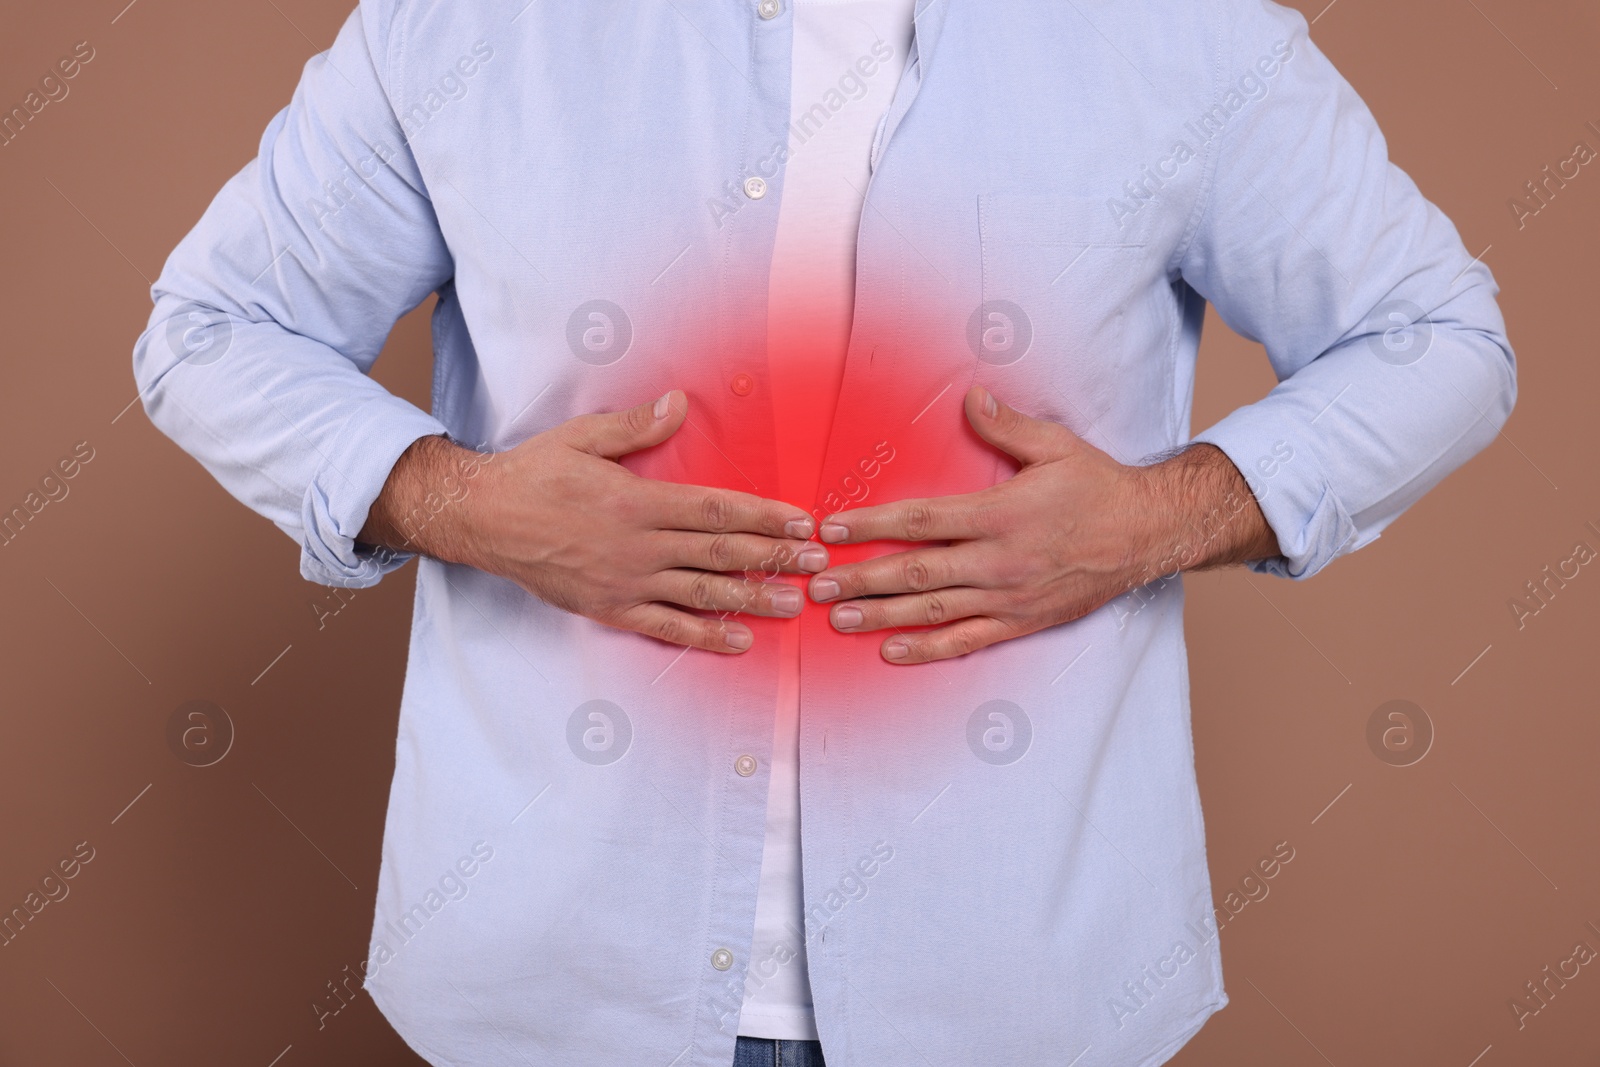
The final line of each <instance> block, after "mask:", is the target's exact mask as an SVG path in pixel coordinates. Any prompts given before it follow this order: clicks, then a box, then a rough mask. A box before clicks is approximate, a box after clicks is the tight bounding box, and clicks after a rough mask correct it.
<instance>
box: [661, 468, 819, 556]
mask: <svg viewBox="0 0 1600 1067" xmlns="http://www.w3.org/2000/svg"><path fill="white" fill-rule="evenodd" d="M645 486H646V487H647V488H642V489H641V492H642V493H643V506H644V507H646V508H647V509H648V511H647V512H646V514H648V515H649V516H650V517H651V519H652V520H653V522H654V523H655V526H656V528H657V529H660V530H693V531H697V532H700V533H756V534H763V535H765V536H767V537H789V538H795V539H798V540H802V541H803V540H805V539H806V538H808V537H810V536H811V530H812V520H811V516H810V515H807V514H806V513H805V512H804V511H802V510H801V509H800V508H797V507H795V506H794V505H793V504H785V503H783V502H782V501H781V500H768V499H766V498H765V497H759V496H755V495H753V494H751V493H739V492H735V491H734V490H732V489H713V488H710V487H708V486H703V485H678V484H676V483H674V482H657V481H651V480H649V479H645Z"/></svg>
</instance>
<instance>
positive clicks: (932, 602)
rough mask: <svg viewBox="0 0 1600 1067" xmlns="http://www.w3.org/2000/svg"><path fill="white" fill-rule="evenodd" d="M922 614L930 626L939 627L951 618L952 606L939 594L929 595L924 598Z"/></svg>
mask: <svg viewBox="0 0 1600 1067" xmlns="http://www.w3.org/2000/svg"><path fill="white" fill-rule="evenodd" d="M922 614H923V617H924V618H925V619H926V620H927V621H928V622H929V623H930V624H932V625H935V626H937V625H938V624H939V623H942V622H944V620H945V619H946V618H948V617H949V615H950V605H949V604H948V603H947V602H946V601H945V598H944V597H942V596H940V595H939V594H938V593H929V594H927V595H926V596H925V597H923V598H922Z"/></svg>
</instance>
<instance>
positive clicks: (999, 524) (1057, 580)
mask: <svg viewBox="0 0 1600 1067" xmlns="http://www.w3.org/2000/svg"><path fill="white" fill-rule="evenodd" d="M966 415H967V420H968V421H969V422H971V424H972V427H973V429H974V430H976V431H977V433H978V435H979V436H980V437H982V438H983V439H984V440H985V441H987V442H989V443H990V444H992V445H994V446H995V447H996V448H999V449H1001V450H1003V451H1004V452H1006V453H1007V454H1009V455H1011V456H1012V457H1014V458H1015V459H1017V460H1018V461H1019V462H1020V463H1021V464H1022V467H1021V469H1020V470H1019V471H1018V472H1017V473H1016V474H1015V475H1014V476H1013V477H1012V478H1010V479H1009V480H1007V481H1004V482H1001V483H999V484H998V485H994V486H991V487H990V488H988V489H984V490H981V491H979V492H976V493H968V494H965V495H961V496H949V497H935V498H931V499H920V500H901V501H896V502H895V503H891V504H881V505H878V506H875V507H868V508H859V509H855V510H851V511H841V512H837V513H835V514H833V515H829V516H828V517H827V518H825V519H823V523H822V527H821V529H820V531H819V533H820V535H821V539H822V540H823V541H825V542H828V543H831V544H859V543H861V542H864V541H876V540H884V539H889V540H897V541H938V542H949V544H947V545H933V546H928V547H921V548H914V549H909V550H907V551H904V552H897V553H894V554H892V555H887V556H882V557H879V558H877V559H872V560H867V561H864V562H860V563H850V564H844V565H841V566H838V567H834V568H831V569H829V570H824V571H822V572H821V573H819V574H817V575H816V576H815V577H813V578H812V579H811V583H810V590H811V597H812V599H813V600H815V601H817V602H819V603H828V604H833V605H834V606H833V607H832V609H831V611H830V613H829V618H830V621H831V622H832V623H833V625H834V627H835V628H836V629H838V630H840V631H842V632H844V633H860V632H862V631H870V630H884V629H892V630H895V631H896V633H895V634H893V635H892V636H890V637H889V638H887V639H886V640H885V641H884V643H883V645H882V648H881V650H880V651H881V654H882V655H883V657H884V659H886V660H889V661H890V662H892V663H906V664H909V663H926V662H928V661H930V660H939V659H948V658H950V657H953V656H961V655H965V654H966V653H968V652H972V651H974V650H976V649H980V648H983V647H985V646H987V645H992V644H995V643H996V642H999V641H1005V640H1008V639H1010V638H1013V637H1021V636H1022V635H1024V634H1029V633H1033V632H1034V631H1036V630H1042V629H1044V628H1045V627H1047V626H1055V625H1058V624H1060V623H1064V622H1070V621H1072V620H1073V619H1077V618H1080V617H1082V616H1084V615H1087V614H1088V613H1089V612H1091V611H1093V610H1095V609H1096V608H1098V607H1100V606H1101V605H1103V604H1105V603H1106V602H1108V601H1110V600H1111V599H1113V598H1114V597H1117V596H1120V595H1122V594H1123V593H1126V592H1128V591H1129V590H1130V589H1134V588H1137V587H1138V586H1141V585H1144V584H1146V583H1148V582H1150V581H1153V580H1154V579H1155V578H1157V577H1158V576H1161V575H1162V574H1165V573H1169V572H1170V573H1175V572H1177V571H1179V570H1187V569H1197V568H1200V567H1213V566H1220V565H1222V564H1225V563H1235V562H1242V561H1243V560H1246V559H1258V558H1263V557H1268V556H1275V555H1277V554H1278V543H1277V539H1276V537H1275V535H1274V534H1273V533H1272V530H1271V527H1269V526H1268V525H1267V522H1266V519H1265V518H1264V517H1263V516H1262V513H1261V508H1260V506H1259V505H1258V504H1257V503H1256V500H1255V497H1254V496H1253V495H1252V494H1251V492H1250V490H1249V488H1248V487H1247V486H1246V484H1245V481H1244V478H1243V477H1242V476H1241V475H1240V474H1239V471H1238V469H1237V468H1236V467H1235V466H1234V465H1233V463H1232V462H1231V461H1230V460H1229V459H1228V457H1227V456H1226V455H1225V454H1224V453H1223V452H1222V451H1221V450H1220V449H1217V448H1215V447H1214V446H1211V445H1198V446H1195V447H1192V448H1189V449H1185V450H1184V451H1182V452H1180V453H1178V454H1177V455H1175V456H1173V457H1171V458H1169V459H1166V460H1164V461H1162V462H1160V463H1155V464H1151V465H1149V466H1129V465H1125V464H1122V463H1118V462H1117V461H1116V460H1114V459H1112V458H1111V457H1110V456H1108V455H1106V453H1104V452H1102V451H1100V450H1099V449H1098V448H1095V447H1094V446H1093V445H1090V444H1089V443H1087V442H1086V441H1084V440H1083V439H1081V438H1079V437H1078V436H1077V435H1075V434H1074V433H1073V432H1072V431H1071V430H1068V429H1067V428H1066V427H1064V426H1061V425H1059V424H1057V423H1053V422H1047V421H1045V420H1042V419H1034V418H1030V417H1028V416H1027V415H1024V414H1022V413H1021V412H1020V411H1017V410H1016V409H1015V408H1012V407H1009V406H1007V405H1005V404H1002V403H1000V402H999V401H998V399H996V398H995V397H994V396H993V394H991V393H989V392H988V391H987V390H986V389H984V388H983V387H981V386H974V387H973V388H972V389H971V390H969V391H968V393H967V397H966ZM867 597H870V598H873V599H861V598H867ZM907 626H934V627H936V629H932V630H927V631H922V632H916V633H904V632H901V631H902V628H904V627H907Z"/></svg>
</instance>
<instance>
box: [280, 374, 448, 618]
mask: <svg viewBox="0 0 1600 1067" xmlns="http://www.w3.org/2000/svg"><path fill="white" fill-rule="evenodd" d="M445 433H447V431H446V429H445V426H444V424H443V423H442V422H440V421H439V420H438V419H436V418H434V417H433V416H432V415H429V414H428V413H427V412H425V411H423V410H422V409H421V408H419V407H417V406H416V405H414V404H411V403H409V402H407V401H405V400H402V399H400V398H399V397H396V396H381V397H375V398H374V399H372V400H369V401H367V402H366V403H365V404H363V405H361V406H360V407H359V408H357V409H356V410H355V412H354V413H353V414H351V416H350V418H349V419H348V420H347V421H346V422H345V424H344V427H343V428H342V429H341V430H340V432H339V433H338V434H335V435H333V440H334V442H335V445H334V447H333V448H331V449H329V450H328V451H327V452H325V453H324V455H323V463H322V466H321V467H319V468H318V469H317V473H316V476H315V477H314V478H312V480H311V485H310V487H309V488H308V489H307V490H306V496H305V503H304V506H303V507H302V509H301V525H302V528H303V530H304V531H305V533H304V538H305V539H304V541H303V542H302V544H301V552H300V575H301V577H303V578H305V579H306V580H308V581H312V582H319V583H321V584H322V585H333V586H341V587H343V588H346V589H365V588H367V587H369V586H373V585H376V584H377V583H378V581H379V580H380V579H381V578H382V577H383V576H384V575H385V574H388V573H389V572H390V571H392V570H395V569H397V568H399V567H401V566H403V565H404V564H405V563H406V562H407V561H409V560H410V559H411V558H412V556H414V555H416V553H414V552H391V551H388V550H385V551H383V552H381V553H376V554H369V553H366V552H357V551H356V544H355V538H356V535H357V534H358V533H360V532H361V528H362V527H363V526H364V525H366V522H367V513H368V512H369V511H370V510H371V509H372V502H373V501H375V500H377V499H378V494H379V493H380V492H382V490H383V485H384V483H385V482H386V481H388V479H389V472H390V471H391V470H393V469H394V465H395V462H396V461H397V460H398V459H399V458H400V456H401V454H402V453H403V452H405V450H406V449H407V448H409V447H410V446H411V443H412V442H413V441H416V440H417V439H418V438H422V437H428V436H430V435H433V434H445Z"/></svg>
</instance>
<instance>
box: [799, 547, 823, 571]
mask: <svg viewBox="0 0 1600 1067" xmlns="http://www.w3.org/2000/svg"><path fill="white" fill-rule="evenodd" d="M795 562H796V563H798V564H800V569H801V570H803V571H805V572H806V573H807V574H815V573H817V572H818V571H820V570H825V569H827V566H828V550H827V549H825V548H808V549H806V550H805V551H804V552H802V553H800V554H799V555H798V556H796V557H795Z"/></svg>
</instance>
